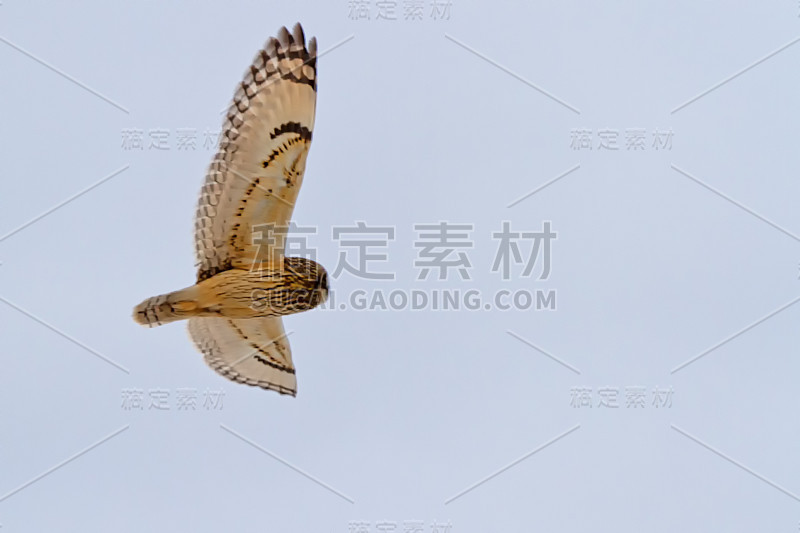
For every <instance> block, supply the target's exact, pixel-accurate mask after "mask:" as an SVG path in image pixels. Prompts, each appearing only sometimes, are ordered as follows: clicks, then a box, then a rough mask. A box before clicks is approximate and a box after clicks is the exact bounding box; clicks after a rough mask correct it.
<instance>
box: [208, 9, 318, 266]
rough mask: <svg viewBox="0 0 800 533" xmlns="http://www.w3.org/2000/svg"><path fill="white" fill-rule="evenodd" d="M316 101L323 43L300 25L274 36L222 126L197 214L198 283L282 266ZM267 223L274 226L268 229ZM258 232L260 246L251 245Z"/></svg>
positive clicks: (253, 68) (242, 84)
mask: <svg viewBox="0 0 800 533" xmlns="http://www.w3.org/2000/svg"><path fill="white" fill-rule="evenodd" d="M316 100H317V43H316V39H314V38H311V40H309V42H308V47H306V44H305V37H304V35H303V29H302V28H301V27H300V24H297V25H295V27H294V29H293V30H292V33H289V32H288V31H287V30H286V28H281V29H280V30H279V31H278V37H277V39H276V38H270V39H269V40H268V41H267V43H266V45H265V46H264V49H263V50H261V51H259V52H258V54H256V57H255V59H254V60H253V64H252V65H251V66H250V68H249V69H248V70H247V72H246V73H245V77H244V80H243V81H242V82H241V83H240V85H239V86H238V88H237V90H236V94H235V96H234V99H233V104H232V105H231V107H230V109H229V110H228V113H227V117H226V119H225V121H224V123H223V129H222V134H221V136H220V145H219V149H218V151H217V154H216V155H215V156H214V159H213V161H212V162H211V166H210V167H209V169H208V173H207V174H206V180H205V184H204V185H203V188H202V190H201V192H200V200H199V202H198V206H197V214H196V216H195V248H196V252H197V261H198V263H199V270H198V273H197V279H198V281H202V280H204V279H206V278H209V277H211V276H213V275H214V274H216V273H218V272H221V271H224V270H228V269H230V268H232V267H236V268H246V269H251V268H253V267H254V266H255V267H256V268H258V267H259V266H260V265H261V264H262V263H266V262H273V261H281V260H282V256H283V250H284V244H285V236H286V234H285V229H283V228H285V227H287V226H288V225H289V222H290V220H291V216H292V211H293V210H294V203H295V201H296V200H297V194H298V191H299V190H300V186H301V185H302V182H303V172H304V171H305V164H306V156H307V155H308V148H309V146H310V143H311V133H312V131H313V129H314V112H315V109H316ZM265 224H273V225H274V226H273V227H274V228H275V229H274V230H273V231H269V230H267V229H266V228H264V227H259V226H261V225H265ZM254 232H255V233H256V235H257V234H258V232H261V240H258V239H256V242H255V243H254V242H253V240H254V239H253V235H254Z"/></svg>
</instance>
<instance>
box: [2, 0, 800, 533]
mask: <svg viewBox="0 0 800 533" xmlns="http://www.w3.org/2000/svg"><path fill="white" fill-rule="evenodd" d="M379 6H380V3H379V2H376V1H372V2H369V3H368V4H367V6H366V7H367V9H368V10H369V14H370V20H352V18H351V14H352V13H351V7H353V6H352V5H351V3H348V2H347V1H345V0H342V1H338V0H337V1H335V2H325V3H323V2H292V3H288V2H271V1H270V2H255V1H247V0H240V1H235V2H229V3H223V2H212V1H206V2H200V3H197V2H194V3H189V2H182V3H178V2H173V3H170V5H168V6H165V5H162V4H160V3H156V2H124V3H115V4H111V3H105V2H96V1H79V2H69V3H48V2H42V1H34V2H21V1H18V0H3V2H2V5H0V65H2V73H3V74H2V76H0V91H2V92H1V93H0V94H2V98H0V112H1V113H2V117H3V119H2V124H3V126H2V127H0V146H2V147H3V154H4V155H5V157H4V158H3V159H4V162H5V164H4V166H3V170H2V171H0V172H1V173H2V179H3V184H4V194H2V195H0V213H2V215H0V261H2V265H1V266H0V298H1V299H2V300H0V321H2V323H3V330H2V331H3V334H2V336H0V351H1V352H2V357H3V362H4V363H5V369H4V371H3V372H0V422H2V430H0V458H2V459H0V524H2V529H3V531H20V532H28V531H32V532H40V531H64V530H66V531H119V532H127V531H131V532H133V531H192V532H204V531H209V532H210V531H253V532H255V531H267V530H270V531H298V532H300V531H302V532H312V531H331V532H349V531H351V530H352V531H358V529H356V525H357V523H368V526H367V525H364V527H368V528H369V529H366V531H379V529H378V523H379V522H384V523H387V524H389V525H391V524H392V523H393V524H395V526H396V529H395V530H396V531H403V532H405V531H410V530H412V529H411V527H410V526H411V522H412V521H417V523H419V524H421V525H422V526H423V528H424V529H423V530H424V531H426V532H432V531H437V529H436V528H435V527H434V526H435V525H437V524H449V525H450V526H449V529H447V528H446V527H444V528H439V529H438V531H449V532H450V533H456V532H457V533H461V532H487V531H498V532H499V531H520V532H522V531H586V530H589V529H591V530H598V531H610V530H612V528H613V529H614V530H619V531H652V532H675V531H795V530H796V529H797V525H798V523H799V522H800V482H798V479H800V459H798V454H797V448H798V441H800V419H798V417H797V412H798V408H799V407H800V399H798V398H800V397H798V395H797V378H798V374H800V362H798V358H797V353H798V351H797V346H798V345H799V344H800V329H798V328H797V327H796V323H797V321H798V320H799V319H800V305H791V306H789V307H785V306H786V305H787V304H790V303H793V302H795V301H796V299H797V298H798V297H800V279H798V278H799V274H800V270H799V269H798V263H799V262H800V237H798V235H800V211H798V209H797V199H798V195H800V181H798V180H797V179H796V176H797V173H798V170H800V160H799V157H800V156H798V149H797V134H798V116H800V90H798V89H800V79H799V78H798V76H797V72H798V62H800V42H798V37H799V36H800V18H799V17H798V15H800V7H798V5H797V2H788V1H784V2H747V3H742V2H739V3H737V4H736V5H735V6H734V5H731V3H730V2H719V1H717V2H702V3H697V2H688V1H679V2H670V3H663V2H662V3H657V4H655V3H648V4H646V5H645V4H643V3H641V2H633V1H611V2H603V3H602V4H600V3H596V4H593V5H588V4H585V3H581V4H576V3H569V4H567V3H555V2H551V3H548V4H546V5H543V4H542V3H536V4H534V5H528V6H524V7H523V6H520V5H517V4H516V3H513V2H498V3H492V4H489V3H477V2H467V1H465V0H452V1H451V5H450V8H449V9H450V12H449V19H446V20H434V19H433V18H432V16H431V12H432V9H433V5H432V3H431V0H424V3H423V12H422V20H406V19H405V15H406V9H407V6H406V3H405V2H404V0H398V1H397V2H396V10H395V16H396V18H397V20H385V19H377V20H376V16H377V11H378V8H379ZM296 21H301V22H302V23H303V25H304V28H305V31H306V35H307V36H311V35H316V36H317V39H318V41H319V47H320V50H321V51H327V50H329V49H330V48H331V47H332V46H334V45H336V44H337V43H341V42H342V41H344V40H346V39H349V40H347V42H345V43H344V44H341V46H339V47H338V48H336V49H334V50H332V51H330V52H329V53H326V54H325V55H323V56H322V57H320V59H319V63H318V68H319V71H318V72H319V97H318V106H317V119H316V128H315V132H314V144H313V146H312V149H311V153H310V156H309V160H308V167H307V174H306V178H305V184H304V188H303V191H302V193H301V195H300V198H299V202H298V204H297V209H296V211H295V215H296V217H295V219H296V221H297V222H298V223H299V224H301V225H309V226H317V227H318V228H319V234H318V235H317V236H316V237H315V238H314V240H313V242H314V243H315V244H316V248H317V259H318V260H319V261H320V262H321V263H322V264H324V265H325V266H326V267H327V268H328V270H333V269H334V267H335V265H336V262H337V260H338V255H339V251H340V248H339V246H338V245H337V243H336V242H334V241H333V240H332V239H331V237H330V236H331V228H332V227H334V226H347V225H353V224H355V223H356V222H357V221H365V222H366V223H368V224H371V225H380V226H393V227H395V228H396V232H397V233H396V239H395V240H394V241H393V242H392V243H391V244H390V246H389V247H388V252H387V255H388V260H387V262H386V263H385V264H384V265H382V267H381V269H382V270H383V269H385V270H387V271H393V272H396V273H397V279H396V281H395V282H386V281H365V280H362V279H358V278H356V277H354V276H350V275H347V274H343V275H342V276H340V277H339V279H337V280H333V286H334V289H335V290H336V291H337V292H338V293H340V294H350V293H352V292H353V291H357V290H367V291H375V290H394V289H400V290H404V291H412V290H421V291H426V292H428V293H429V292H430V291H432V290H434V289H444V288H450V289H461V290H467V289H470V288H474V289H478V290H480V291H481V293H482V294H485V295H491V294H494V293H496V292H497V291H498V290H501V289H511V290H518V289H526V290H536V289H540V288H541V289H553V290H555V291H556V293H557V308H556V309H555V310H540V311H535V310H509V311H499V310H492V311H485V310H483V311H466V310H461V311H446V312H445V311H438V312H436V311H430V310H428V311H412V310H405V311H356V310H352V309H347V310H344V311H342V310H336V309H333V310H317V311H312V312H309V313H303V314H299V315H296V316H292V317H288V318H287V319H286V325H287V326H286V327H287V330H291V331H292V332H293V333H292V335H291V337H290V341H291V344H292V348H293V352H294V360H295V364H296V366H297V374H298V384H299V391H298V396H297V398H295V399H292V398H286V397H280V396H278V395H277V394H274V393H272V392H266V391H263V390H259V389H255V388H249V387H244V386H241V385H237V384H234V383H231V382H228V381H226V380H224V379H222V378H221V377H220V376H218V375H216V374H215V373H214V372H213V371H211V370H210V369H208V368H207V367H206V366H205V365H204V364H203V362H202V358H201V356H200V354H198V353H197V352H196V351H195V350H194V349H193V347H192V345H191V343H190V342H189V340H188V337H187V335H186V331H185V327H184V325H182V324H171V325H168V326H164V327H162V328H158V329H153V330H146V329H143V328H141V327H139V326H137V325H136V324H134V322H133V321H132V320H131V318H130V314H131V310H132V308H133V306H134V305H135V304H136V303H138V302H139V301H141V300H142V299H143V298H145V297H147V296H150V295H153V294H157V293H161V292H165V291H169V290H173V289H177V288H180V287H183V286H186V285H188V284H190V283H191V282H192V280H193V279H194V267H193V261H194V258H193V255H192V253H193V247H192V241H191V238H192V215H193V213H194V204H195V201H196V197H197V194H198V191H199V189H200V185H201V183H202V178H203V174H204V172H205V168H206V166H207V164H208V162H209V159H210V157H211V155H212V151H211V150H210V149H204V148H203V147H202V144H203V133H204V131H206V130H213V129H216V128H218V127H219V123H220V121H221V118H222V117H221V115H220V110H222V109H223V108H224V107H225V106H226V105H227V103H228V101H229V99H230V97H231V96H232V93H233V88H234V87H235V85H236V83H237V82H238V81H239V80H240V79H241V75H242V72H243V71H244V69H245V67H246V66H247V65H248V64H249V61H250V60H251V58H252V57H253V55H254V53H255V52H256V50H257V49H258V48H259V47H260V46H261V45H262V44H263V42H264V41H265V40H266V39H267V38H268V37H269V36H270V35H273V34H274V33H275V31H276V30H277V29H278V28H279V27H280V26H281V25H287V26H290V25H292V24H294V22H296ZM351 36H352V38H351ZM786 45H788V47H786ZM781 48H783V49H782V50H781ZM776 51H777V53H775V54H774V55H771V56H770V54H773V52H776ZM768 56H770V57H768ZM764 58H766V59H765V60H764V61H763V62H760V63H758V62H759V61H760V60H761V59H764ZM748 67H752V68H748ZM709 89H713V90H711V91H710V92H707V94H705V95H703V96H702V97H700V98H698V99H696V100H693V99H694V98H695V97H697V96H698V95H701V94H703V93H705V92H706V91H708V90H709ZM690 101H691V102H690ZM687 102H690V103H689V104H688V105H686V106H685V107H681V106H683V104H685V103H687ZM184 128H190V129H195V130H197V132H198V145H199V146H198V147H197V148H196V149H194V150H178V149H177V147H176V145H175V142H176V137H177V135H178V130H181V129H184ZM126 129H141V130H143V131H144V132H145V134H146V135H147V134H148V133H149V132H150V131H151V130H166V131H168V132H169V133H170V142H172V143H173V144H172V145H171V147H170V149H168V150H155V149H149V148H148V147H145V149H143V150H126V149H124V148H123V147H122V141H123V130H126ZM636 129H643V130H644V135H645V144H644V147H643V149H639V150H630V149H627V146H626V135H632V134H633V130H636ZM577 130H591V133H590V134H589V139H590V142H591V144H592V149H591V150H589V149H586V148H583V149H576V148H577V146H575V145H571V142H572V137H573V135H576V134H577ZM656 130H658V131H662V132H670V131H671V132H672V137H671V139H670V140H671V145H669V146H668V147H665V146H661V149H659V150H656V149H655V147H654V146H653V141H654V134H655V132H656ZM603 131H605V132H608V133H600V132H603ZM614 132H616V133H617V144H618V146H619V149H618V150H607V149H602V148H599V146H598V145H599V144H600V141H601V138H602V137H603V136H607V135H611V136H612V137H613V135H614ZM147 142H149V140H148V141H147ZM123 168H124V170H122V171H121V172H120V173H119V174H117V175H115V176H114V177H112V178H110V179H108V180H107V181H105V182H103V183H101V184H99V185H97V186H96V188H93V189H92V190H90V191H88V192H86V193H85V194H84V195H82V196H80V197H78V198H76V199H74V200H73V201H70V202H68V203H66V204H65V205H63V206H62V207H60V208H58V209H56V210H54V211H52V212H51V213H49V214H47V215H46V216H44V217H43V218H41V219H39V220H37V221H36V222H34V223H32V224H30V225H29V226H27V227H25V228H24V229H21V230H20V231H18V232H16V233H14V234H13V235H10V236H9V233H10V232H12V231H14V230H15V229H17V228H20V227H21V226H22V225H24V224H26V223H27V222H29V221H31V220H33V219H35V218H36V217H39V216H40V215H42V214H44V213H47V212H48V211H50V210H51V209H53V208H54V207H56V206H58V205H60V204H62V203H64V202H65V201H66V200H68V199H70V198H72V197H73V196H74V195H76V194H77V193H80V192H82V191H84V190H86V189H87V188H88V187H90V186H92V185H94V184H97V183H98V182H99V181H100V180H103V179H104V178H106V177H108V176H110V175H112V174H113V173H115V172H117V171H119V170H120V169H123ZM571 169H572V172H570V173H569V174H567V175H565V176H563V177H562V178H561V179H558V180H557V181H555V182H553V183H552V184H550V185H548V186H547V187H546V188H544V189H541V190H539V191H538V192H536V193H535V194H534V195H532V196H530V197H528V198H526V199H524V200H523V201H521V202H519V203H517V204H516V205H513V206H512V207H507V206H508V205H509V204H512V203H513V202H514V201H516V200H518V199H519V198H520V197H522V196H523V195H525V194H527V193H529V192H531V191H534V190H535V189H537V188H539V187H541V186H542V185H544V184H546V183H548V182H550V181H551V180H554V179H555V178H557V177H559V176H561V175H562V174H564V173H565V172H567V171H569V170H571ZM737 204H738V205H737ZM439 221H449V222H453V223H471V224H474V228H475V231H474V235H473V237H474V248H473V249H471V250H470V251H469V257H470V259H471V262H472V264H473V268H472V271H471V274H472V279H471V280H470V281H460V280H459V278H458V276H457V275H456V276H454V277H452V278H451V279H448V280H447V281H443V282H438V281H434V280H427V281H416V277H417V271H416V269H415V268H414V267H413V260H414V258H415V254H416V253H417V249H415V247H414V239H415V233H414V228H413V226H414V224H419V223H436V222H439ZM503 221H509V222H510V223H511V225H512V227H513V228H515V229H518V230H520V231H522V230H528V231H532V230H540V229H541V228H542V224H543V222H544V221H551V223H552V227H553V230H554V231H557V232H558V239H557V241H556V242H555V243H554V245H553V257H552V272H551V274H550V277H549V279H548V280H546V281H538V280H537V279H535V278H521V277H520V276H514V277H512V280H510V281H502V280H500V279H499V277H498V276H497V274H493V273H491V272H490V266H491V264H492V261H493V259H494V252H495V246H496V244H495V242H494V241H493V240H492V239H491V232H494V231H499V230H500V229H501V226H502V222H503ZM784 307H785V308H784ZM782 308H783V309H782ZM776 311H779V312H777V314H773V313H775V312H776ZM765 317H769V318H767V319H766V320H764V321H763V322H760V323H758V324H757V325H755V326H754V327H752V328H751V329H749V330H747V331H745V332H743V333H741V334H740V335H738V336H736V334H737V333H740V332H742V331H743V330H745V329H746V328H748V327H749V326H751V325H753V324H755V323H757V322H758V321H760V320H761V319H763V318H765ZM520 338H521V339H524V340H525V341H527V342H529V343H531V344H533V345H535V346H537V347H539V348H540V349H541V350H543V351H544V352H547V354H549V356H550V357H548V356H547V355H545V354H543V353H541V352H539V351H537V350H536V349H534V348H532V347H531V346H529V345H526V343H525V342H523V341H522V340H520ZM70 339H72V340H70ZM725 341H727V342H725ZM723 342H724V344H722V345H721V346H718V347H717V348H716V349H713V350H712V351H710V352H709V351H708V350H709V349H710V348H714V347H715V346H717V345H719V344H720V343H723ZM81 345H83V346H81ZM706 352H707V353H706ZM701 354H705V355H703V357H701V358H699V359H697V360H696V361H694V362H693V363H691V364H689V365H687V366H684V367H682V368H679V367H680V365H682V364H683V363H685V362H687V361H689V360H691V359H693V358H695V357H696V356H698V355H701ZM103 358H106V359H108V361H104V360H103ZM557 360H561V361H562V362H563V363H565V364H560V363H559V362H558V361H557ZM109 361H110V362H109ZM115 365H116V366H115ZM570 367H571V368H570ZM677 368H679V369H678V370H676V371H674V372H673V370H675V369H677ZM629 387H645V391H646V404H645V406H644V407H641V408H630V407H626V405H625V403H626V400H625V396H626V392H628V388H629ZM656 387H659V388H660V389H671V390H672V391H673V392H672V396H671V406H669V407H666V406H662V407H659V408H657V407H655V406H654V405H653V404H652V398H653V394H652V392H653V389H655V388H656ZM589 388H590V389H592V397H591V402H592V404H593V405H592V407H591V408H589V407H587V406H583V407H575V406H573V405H572V404H571V402H572V400H573V394H574V393H575V391H576V390H577V389H589ZM602 388H606V389H616V390H617V391H618V403H619V404H620V407H619V408H617V409H611V408H607V407H601V406H599V405H598V403H599V399H600V393H599V391H598V389H602ZM129 389H140V390H142V391H143V392H144V395H145V400H144V401H145V405H144V408H143V409H142V410H130V409H125V408H123V406H122V399H123V395H124V394H125V391H126V390H129ZM182 389H195V390H197V391H198V392H197V393H198V405H197V408H196V409H195V410H193V411H192V410H179V409H178V406H177V401H178V396H179V395H180V394H181V393H180V392H179V391H180V390H182ZM159 390H161V391H167V393H168V394H169V399H168V401H169V402H170V409H169V410H167V411H159V410H156V409H153V408H150V405H149V404H150V402H151V399H150V393H151V392H152V391H159ZM631 390H632V389H631ZM206 391H209V392H214V393H220V392H221V393H222V394H223V396H222V399H223V400H222V401H223V403H222V405H221V406H218V407H217V408H211V407H208V408H206V407H204V406H203V405H202V404H203V398H204V396H203V393H204V392H206ZM117 432H118V433H117ZM109 437H110V438H109ZM559 437H560V438H559ZM104 439H107V440H104ZM554 439H557V440H555V441H554ZM101 441H103V442H101ZM248 441H249V443H248ZM100 442H101V443H100ZM97 443H100V444H98V445H97V446H95V447H94V448H91V449H89V450H88V451H87V449H88V448H90V447H92V446H93V445H95V444H97ZM251 443H252V444H251ZM548 443H551V444H549V445H548V446H546V447H545V448H541V447H542V446H543V445H546V444H548ZM259 448H261V450H259ZM536 450H538V451H536ZM84 451H85V453H83V454H81V455H80V456H77V457H76V455H77V454H79V453H80V452H84ZM534 451H535V453H533V454H531V452H534ZM521 458H523V460H522V461H520V462H517V463H516V464H513V466H510V468H508V469H507V470H504V471H502V472H501V473H499V474H498V475H496V476H495V477H493V478H492V479H489V480H488V481H485V482H484V483H482V484H480V485H478V486H476V487H475V488H474V489H473V490H471V491H469V492H466V493H464V491H465V490H467V489H468V488H470V487H473V486H474V485H476V484H477V483H479V482H481V481H482V480H485V479H486V478H487V477H489V476H491V475H492V474H494V473H496V472H498V471H500V470H501V469H503V468H504V467H506V466H508V465H511V464H512V463H515V461H517V460H518V459H521ZM69 459H72V460H71V461H70V462H68V463H67V464H64V462H65V461H67V460H69ZM281 461H284V462H285V463H283V462H281ZM286 463H288V465H287V464H286ZM59 465H63V466H60V467H59ZM289 465H291V466H289ZM56 467H58V468H56ZM54 469H55V470H54ZM299 471H302V473H301V472H299ZM303 473H305V475H304V474H303ZM42 474H47V475H44V477H40V476H41V475H42ZM326 486H327V488H326ZM18 489H21V490H18ZM462 493H463V494H462ZM454 496H459V497H457V498H455V499H452V498H453V497H454ZM359 527H360V526H359Z"/></svg>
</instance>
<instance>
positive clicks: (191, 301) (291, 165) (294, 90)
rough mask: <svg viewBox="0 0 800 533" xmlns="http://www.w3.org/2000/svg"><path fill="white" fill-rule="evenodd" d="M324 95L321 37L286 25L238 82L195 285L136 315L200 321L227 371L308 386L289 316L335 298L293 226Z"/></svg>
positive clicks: (206, 348) (198, 228) (193, 328)
mask: <svg viewBox="0 0 800 533" xmlns="http://www.w3.org/2000/svg"><path fill="white" fill-rule="evenodd" d="M316 100H317V42H316V39H315V38H312V39H311V40H310V41H309V42H308V46H307V47H306V43H305V37H304V36H303V29H302V27H301V26H300V24H296V25H295V27H294V29H293V31H292V33H289V32H288V31H287V29H286V28H285V27H284V28H281V29H280V30H279V31H278V35H277V39H276V38H270V39H269V40H268V41H267V43H266V45H265V46H264V49H263V50H261V51H259V52H258V54H256V57H255V59H254V60H253V64H252V65H251V66H250V68H249V69H248V70H247V71H246V73H245V77H244V80H243V81H242V82H241V83H240V84H239V86H238V87H237V89H236V94H235V95H234V98H233V103H232V105H231V106H230V108H229V110H228V113H227V117H226V119H225V121H224V123H223V132H222V135H221V136H220V143H219V149H218V150H217V154H216V155H215V156H214V159H213V160H212V162H211V166H210V167H209V169H208V172H207V174H206V179H205V183H204V185H203V188H202V189H201V191H200V199H199V201H198V205H197V212H196V214H195V234H194V235H195V248H196V253H197V261H198V264H199V270H198V272H197V283H195V284H194V285H192V286H191V287H187V288H185V289H181V290H178V291H174V292H171V293H169V294H162V295H160V296H154V297H152V298H148V299H147V300H145V301H144V302H142V303H141V304H139V305H138V306H136V308H135V309H134V313H133V318H134V320H135V321H136V322H137V323H139V324H142V325H145V326H149V327H154V326H160V325H162V324H166V323H169V322H174V321H176V320H183V319H188V320H189V335H190V336H191V338H192V340H193V341H194V344H195V345H196V346H197V349H198V350H200V351H201V352H202V353H203V356H204V360H205V362H206V363H207V364H208V365H209V366H210V367H211V368H213V369H214V370H216V371H217V372H219V373H220V374H222V375H223V376H225V377H226V378H228V379H230V380H233V381H237V382H239V383H245V384H247V385H254V386H258V387H262V388H264V389H270V390H274V391H277V392H279V393H281V394H290V395H292V396H294V395H295V394H296V392H297V381H296V379H295V370H294V365H293V364H292V354H291V351H290V349H289V343H288V341H287V339H286V333H285V332H284V329H283V320H282V319H281V316H282V315H288V314H291V313H298V312H300V311H306V310H308V309H312V308H314V307H316V306H318V305H320V304H321V303H323V302H324V301H325V300H326V299H327V297H328V276H327V273H326V272H325V269H324V268H323V267H322V265H320V264H318V263H317V262H315V261H312V260H310V259H305V258H300V257H285V256H284V249H285V242H286V228H287V227H288V225H289V222H290V220H291V216H292V210H293V209H294V204H295V201H296V199H297V194H298V192H299V191H300V186H301V185H302V182H303V172H304V171H305V166H306V157H307V156H308V149H309V146H310V144H311V133H312V131H313V129H314V111H315V107H316Z"/></svg>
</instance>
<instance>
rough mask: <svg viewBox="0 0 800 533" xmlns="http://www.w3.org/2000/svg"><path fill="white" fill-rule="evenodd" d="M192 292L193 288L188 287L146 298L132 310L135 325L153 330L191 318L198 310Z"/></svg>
mask: <svg viewBox="0 0 800 533" xmlns="http://www.w3.org/2000/svg"><path fill="white" fill-rule="evenodd" d="M194 292H195V291H194V287H189V288H187V289H181V290H179V291H174V292H170V293H168V294H161V295H159V296H153V297H152V298H148V299H147V300H145V301H143V302H142V303H140V304H139V305H137V306H136V307H135V308H134V310H133V320H134V321H135V322H136V323H137V324H141V325H142V326H148V327H151V328H153V327H156V326H161V325H163V324H169V323H170V322H175V321H177V320H184V319H187V318H191V317H192V316H194V315H196V314H197V312H198V311H199V308H200V307H199V305H198V303H197V300H196V299H195V297H194V296H195V294H194Z"/></svg>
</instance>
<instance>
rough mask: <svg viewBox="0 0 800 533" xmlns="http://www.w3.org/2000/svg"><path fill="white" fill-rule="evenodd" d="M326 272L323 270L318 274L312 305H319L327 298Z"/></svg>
mask: <svg viewBox="0 0 800 533" xmlns="http://www.w3.org/2000/svg"><path fill="white" fill-rule="evenodd" d="M329 288H330V287H329V285H328V273H327V272H325V273H323V274H322V276H320V278H319V280H318V281H317V286H316V287H314V306H317V305H320V304H322V303H324V302H325V300H327V299H328V289H329Z"/></svg>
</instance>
